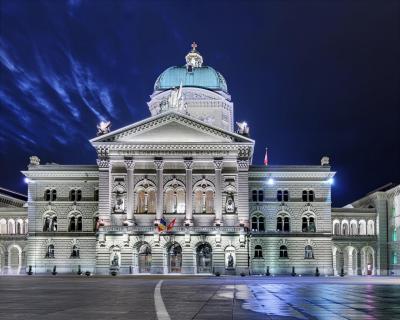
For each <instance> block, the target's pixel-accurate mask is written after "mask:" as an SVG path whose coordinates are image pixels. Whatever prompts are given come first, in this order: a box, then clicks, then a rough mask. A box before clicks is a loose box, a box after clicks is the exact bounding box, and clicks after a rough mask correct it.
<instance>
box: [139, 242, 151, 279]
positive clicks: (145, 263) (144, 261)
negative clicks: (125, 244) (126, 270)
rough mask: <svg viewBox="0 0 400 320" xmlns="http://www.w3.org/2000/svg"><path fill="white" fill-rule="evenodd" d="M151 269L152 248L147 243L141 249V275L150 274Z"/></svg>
mask: <svg viewBox="0 0 400 320" xmlns="http://www.w3.org/2000/svg"><path fill="white" fill-rule="evenodd" d="M150 269H151V248H150V246H149V245H148V244H147V243H146V244H143V245H142V246H141V247H140V249H139V273H150Z"/></svg>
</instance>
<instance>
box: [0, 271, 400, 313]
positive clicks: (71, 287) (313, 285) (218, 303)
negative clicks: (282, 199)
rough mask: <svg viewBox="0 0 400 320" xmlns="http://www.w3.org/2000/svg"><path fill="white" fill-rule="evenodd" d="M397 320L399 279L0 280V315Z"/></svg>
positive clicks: (78, 278)
mask: <svg viewBox="0 0 400 320" xmlns="http://www.w3.org/2000/svg"><path fill="white" fill-rule="evenodd" d="M161 279H162V280H163V284H162V287H161V295H162V298H163V301H164V304H165V307H166V309H167V311H168V313H169V315H170V317H171V319H172V320H175V319H177V320H186V319H196V320H208V319H212V320H247V319H251V320H261V319H262V320H265V319H273V320H278V319H279V320H294V319H301V320H303V319H312V320H313V319H323V320H336V319H367V320H369V319H383V320H389V319H390V320H391V319H395V320H400V278H389V277H371V278H368V277H344V278H340V277H328V278H325V277H321V278H315V277H302V278H300V277H296V278H292V277H255V276H254V277H244V278H242V277H209V276H206V277H204V276H203V277H199V276H197V277H196V276H164V275H159V276H155V275H154V276H119V277H96V276H95V277H90V278H87V277H77V276H56V277H53V276H51V277H48V276H47V277H46V276H32V277H28V276H21V277H5V276H2V277H0V320H2V319H29V320H53V319H57V320H70V319H85V320H103V319H104V320H110V319H118V320H120V319H121V320H122V319H127V320H128V319H129V320H132V319H138V320H154V319H156V312H155V307H154V290H155V286H156V284H157V283H158V281H159V280H161Z"/></svg>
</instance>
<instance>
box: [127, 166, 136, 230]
mask: <svg viewBox="0 0 400 320" xmlns="http://www.w3.org/2000/svg"><path fill="white" fill-rule="evenodd" d="M125 166H126V171H127V180H128V181H127V189H128V190H127V199H126V200H127V208H126V209H127V211H126V213H127V215H126V218H127V220H126V224H127V225H133V224H134V216H133V210H134V208H135V204H134V201H135V197H134V196H133V188H134V182H133V175H134V169H135V162H134V161H133V160H125Z"/></svg>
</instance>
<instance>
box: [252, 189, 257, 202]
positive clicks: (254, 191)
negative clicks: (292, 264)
mask: <svg viewBox="0 0 400 320" xmlns="http://www.w3.org/2000/svg"><path fill="white" fill-rule="evenodd" d="M257 196H258V192H257V190H253V191H252V192H251V200H252V201H254V202H257Z"/></svg>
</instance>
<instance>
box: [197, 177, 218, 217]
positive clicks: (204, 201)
mask: <svg viewBox="0 0 400 320" xmlns="http://www.w3.org/2000/svg"><path fill="white" fill-rule="evenodd" d="M193 190H194V201H195V202H194V206H193V207H194V210H195V213H214V197H215V192H214V186H213V185H212V183H211V182H210V181H208V180H206V179H203V180H201V181H199V182H197V183H196V184H195V186H194V188H193Z"/></svg>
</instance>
